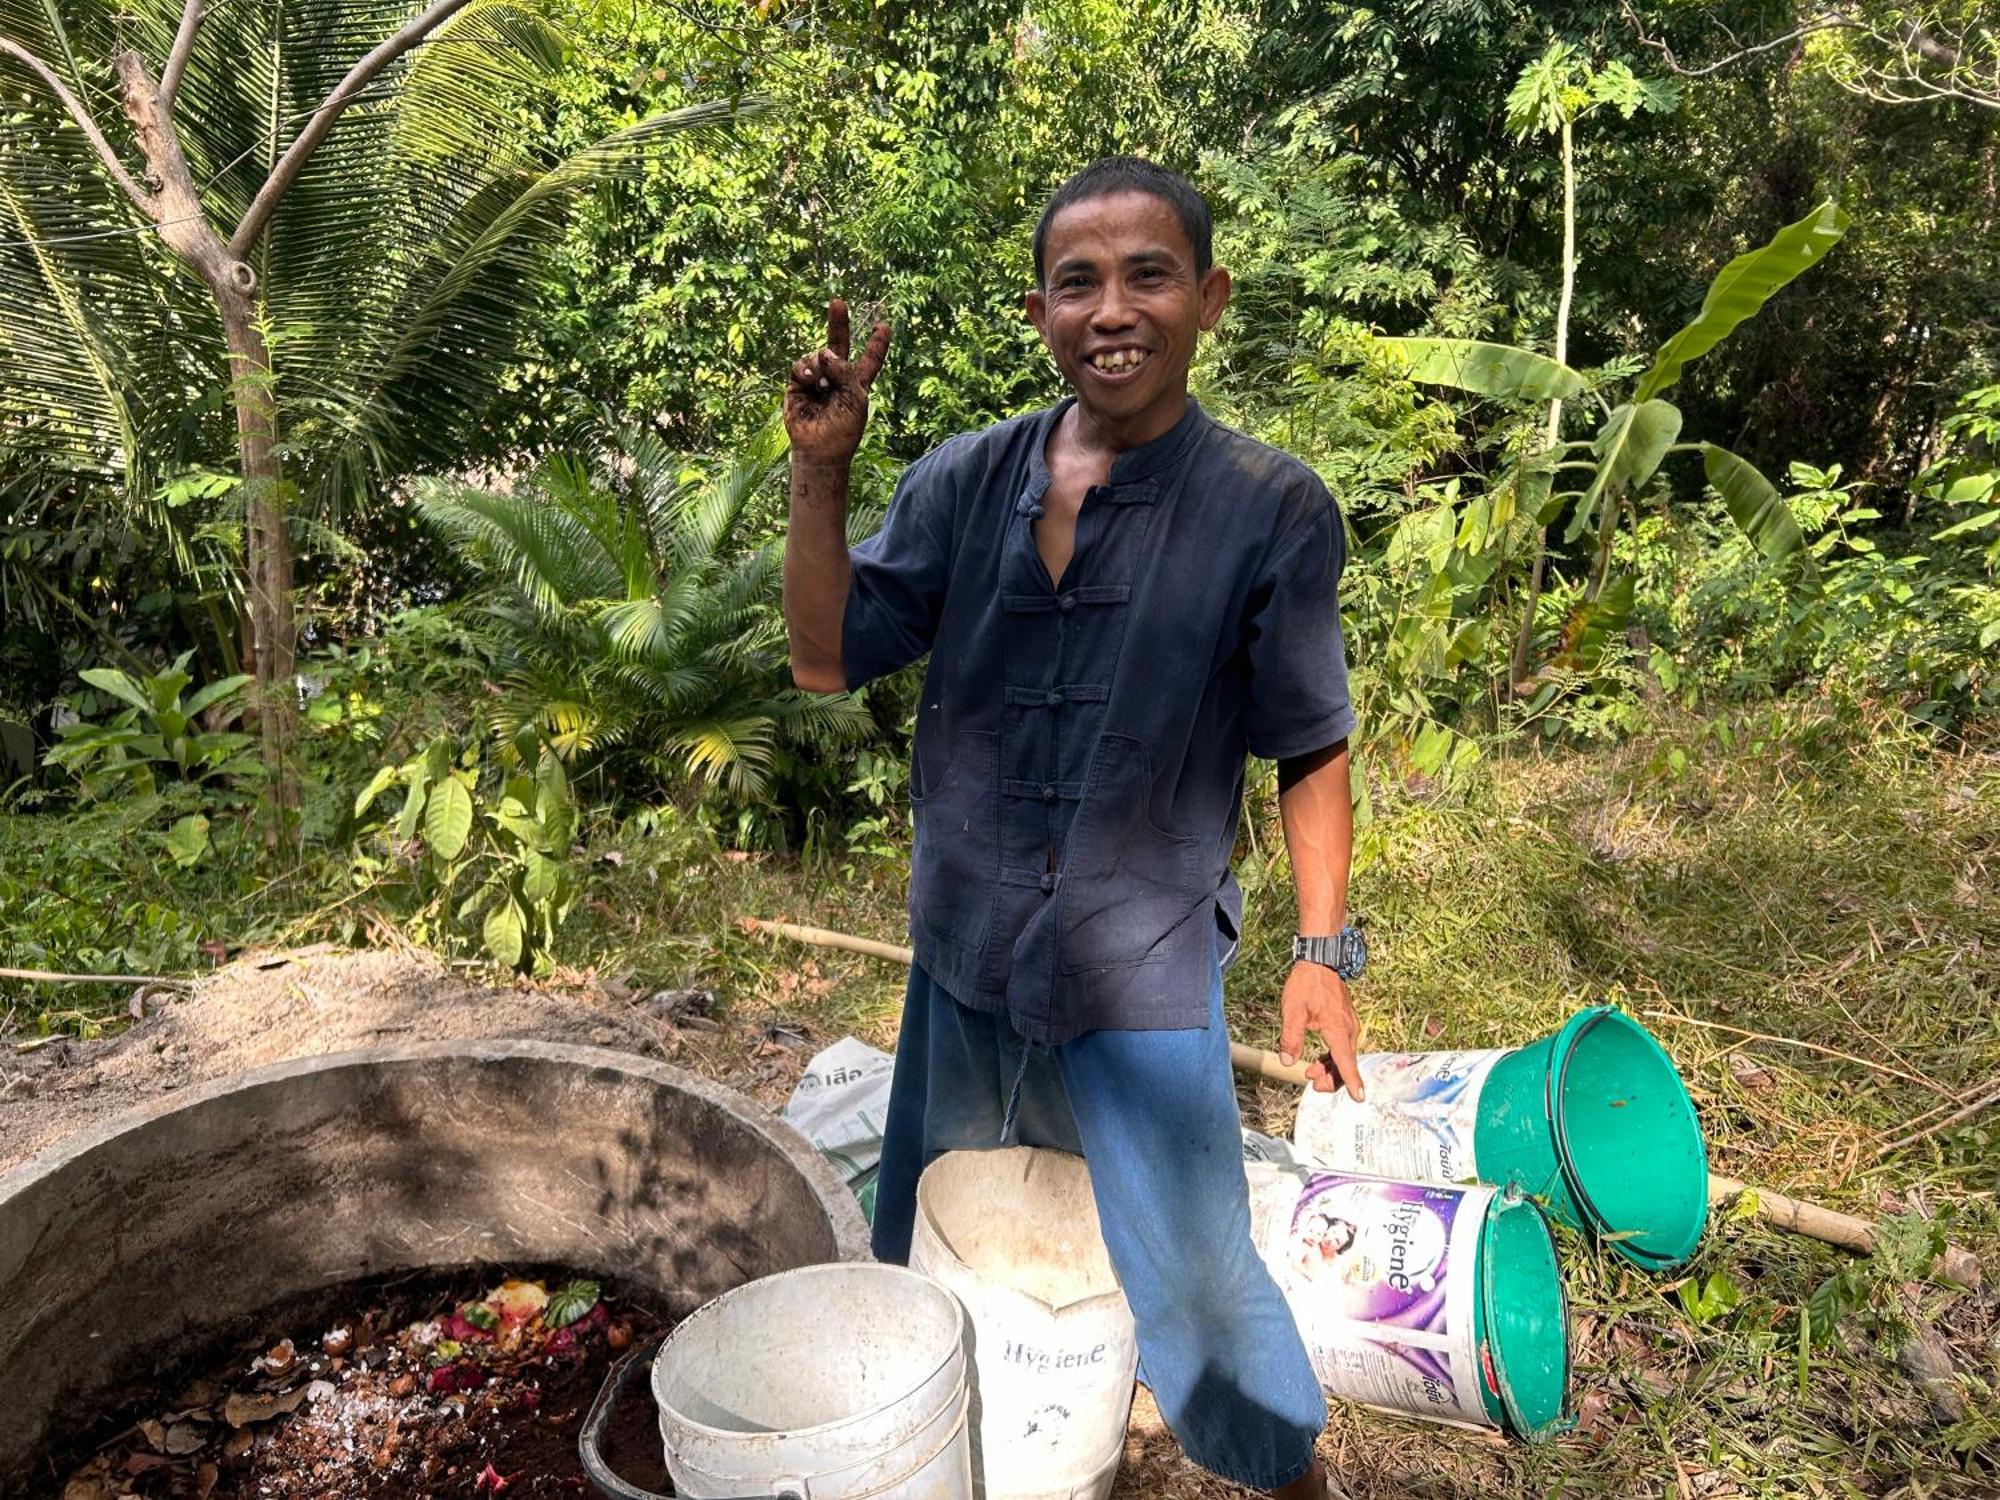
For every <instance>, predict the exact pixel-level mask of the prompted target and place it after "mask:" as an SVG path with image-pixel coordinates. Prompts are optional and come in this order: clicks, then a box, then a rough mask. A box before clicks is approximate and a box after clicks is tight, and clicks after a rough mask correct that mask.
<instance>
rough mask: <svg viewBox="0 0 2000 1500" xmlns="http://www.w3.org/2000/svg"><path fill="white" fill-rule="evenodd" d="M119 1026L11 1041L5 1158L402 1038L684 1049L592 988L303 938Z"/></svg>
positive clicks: (661, 1052) (657, 1025)
mask: <svg viewBox="0 0 2000 1500" xmlns="http://www.w3.org/2000/svg"><path fill="white" fill-rule="evenodd" d="M151 1003H155V1004H158V1006H159V1008H158V1009H157V1010H156V1011H151V1012H150V1013H149V1014H147V1015H146V1017H145V1019H144V1020H142V1021H140V1022H139V1023H138V1024H136V1025H135V1026H133V1027H132V1028H131V1029H130V1030H128V1031H125V1032H123V1033H122V1034H120V1035H119V1036H116V1037H113V1038H110V1039H108V1040H105V1041H98V1042H79V1041H73V1040H65V1041H60V1042H55V1043H52V1044H51V1045H49V1046H46V1047H42V1048H40V1049H39V1050H37V1051H34V1052H32V1053H28V1054H26V1055H23V1056H15V1055H10V1053H9V1052H8V1051H6V1050H4V1049H0V1170H5V1169H6V1168H8V1167H10V1166H13V1165H14V1164H16V1163H17V1162H19V1161H21V1160H22V1159H23V1158H25V1157H27V1156H30V1155H33V1154H34V1153H35V1152H37V1151H39V1150H41V1149H42V1148H43V1147H45V1146H49V1145H52V1144H54V1143H55V1142H57V1141H59V1140H62V1139H63V1138H64V1137H66V1136H70V1135H73V1134H75V1133H76V1132H77V1131H79V1130H83V1129H85V1128H87V1127H89V1126H91V1125H95V1124H98V1123H100V1122H102V1121H104V1120H108V1119H110V1118H111V1117H112V1116H114V1115H117V1114H121V1113H123V1112H124V1111H126V1110H128V1109H131V1108H133V1107H134V1106H136V1105H139V1104H144V1103H148V1102H150V1101H152V1100H155V1099H158V1098H159V1097H161V1096H162V1095H165V1094H170V1093H172V1092H174V1091H175V1090H177V1089H184V1088H186V1087H188V1086H189V1085H190V1084H197V1083H202V1082H205V1081H207V1080H208V1079H211V1078H220V1077H223V1076H224V1075H227V1074H230V1073H240V1072H242V1071H244V1070H245V1069H248V1068H255V1067H261V1066H262V1065H264V1064H266V1063H274V1062H284V1061H287V1060H289V1059H292V1058H297V1057H315V1056H322V1055H324V1054H326V1053H331V1052H346V1051H349V1050H351V1049H353V1048H356V1047H376V1046H385V1045H389V1044H393V1043H402V1042H431V1041H452V1040H460V1039H467V1040H469V1039H481V1038H501V1037H505V1038H523V1039H527V1040H531V1041H545V1042H571V1043H576V1044H579V1045H587V1046H596V1047H615V1048H618V1049H620V1050H622V1051H627V1052H636V1053H640V1054H642V1055H645V1056H651V1057H660V1056H667V1055H670V1054H671V1053H673V1052H675V1051H677V1050H678V1049H677V1048H676V1046H675V1045H674V1042H673V1031H674V1028H673V1027H672V1025H670V1024H668V1023H666V1022H664V1021H662V1020H661V1019H659V1018H658V1017H656V1016H654V1015H651V1014H649V1013H648V1012H646V1011H645V1010H644V1009H642V1008H639V1007H634V1006H630V1005H625V1004H620V1003H618V1002H616V1001H613V1000H611V999H610V998H608V997H605V996H601V995H593V994H592V993H590V992H588V991H581V992H580V991H578V990H574V989H572V990H566V991H563V992H560V993H552V992H547V991H542V990H537V989H532V988H528V987H526V986H515V987H511V988H504V989H502V988H493V987H490V986H487V985H483V984H477V983H474V982H473V981H472V980H470V979H468V978H465V977H463V976H461V975H459V974H457V973H454V972H453V971H452V970H451V969H450V968H449V967H447V966H445V965H444V964H442V963H440V962H439V961H438V960H436V959H435V958H432V957H430V956H428V955H425V954H420V953H402V952H392V951H388V950H381V949H377V950H368V951H362V952H353V953H349V952H338V951H327V950H315V949H303V950H300V951H298V952H294V953H279V954H264V955H260V956H254V957H248V958H243V959H239V960H237V961H236V962H235V963H233V964H230V965H229V966H228V967H227V968H223V969H219V970H217V971H216V972H215V973H214V974H213V975H211V976H209V977H208V978H207V979H205V980H203V981H201V983H199V984H198V985H197V986H196V987H195V988H194V989H193V990H192V991H191V992H190V993H188V994H186V995H183V996H180V997H177V998H172V999H165V1000H155V1001H153V1002H151Z"/></svg>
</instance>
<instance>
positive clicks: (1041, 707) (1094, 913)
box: [841, 401, 1354, 1045]
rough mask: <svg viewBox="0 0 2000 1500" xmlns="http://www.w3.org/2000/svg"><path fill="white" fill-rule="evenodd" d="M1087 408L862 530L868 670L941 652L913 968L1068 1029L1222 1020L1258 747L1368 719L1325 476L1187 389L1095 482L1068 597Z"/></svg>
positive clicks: (995, 438)
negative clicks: (1239, 831) (1348, 645)
mask: <svg viewBox="0 0 2000 1500" xmlns="http://www.w3.org/2000/svg"><path fill="white" fill-rule="evenodd" d="M1068 404H1069V403H1068V402H1064V403H1063V404H1062V405H1060V406H1056V407H1052V408H1050V409H1048V410H1046V411H1041V412H1035V413H1031V414H1029V415H1027V416H1022V417H1016V418H1014V419H1012V420H1010V421H1006V422H1001V423H998V424H996V425H994V426H992V427H989V428H986V429H984V430H983V431H980V432H975V433H967V434H964V435H962V436H959V437H956V438H953V439H952V440H951V441H949V442H947V443H945V444H944V445H943V446H941V447H939V448H937V449H934V450H933V451H932V452H930V453H928V454H926V455H925V456H924V457H923V458H921V459H919V460H917V462H915V463H914V464H912V465H910V467H909V468H908V469H907V470H906V471H905V472H904V474H903V478H902V481H901V482H900V483H899V484H898V485H897V488H896V494H895V497H894V499H893V500H892V501H891V503H890V506H889V514H888V517H887V519H886V520H885V521H884V522H883V526H882V529H881V530H880V531H879V532H877V533H876V534H875V535H874V536H872V537H870V538H869V539H868V540H867V541H865V542H863V543H862V544H861V545H860V546H858V547H855V548H854V549H853V550H852V562H853V573H852V580H851V583H850V586H849V589H848V597H847V613H846V618H845V621H844V623H843V629H842V641H841V654H842V661H843V663H844V666H845V670H846V673H847V683H848V686H849V687H850V688H854V687H859V686H861V685H862V684H863V683H865V682H868V681H870V680H872V679H874V678H876V677H879V676H882V675H883V674H885V673H888V672H893V671H896V670H898V669H899V668H902V667H904V666H907V665H908V664H909V663H911V662H913V661H915V660H917V659H918V658H919V657H921V656H923V655H924V654H925V653H926V652H929V653H930V658H931V659H930V665H929V667H928V669H927V671H926V674H925V678H924V692H923V699H922V703H921V706H920V707H919V710H918V714H917V736H916V747H915V755H914V763H913V765H912V767H911V773H910V788H911V803H912V811H913V821H914V823H915V825H916V842H915V847H914V849H913V851H912V853H911V861H910V928H911V937H912V941H913V943H914V946H915V948H916V959H917V963H918V965H919V966H920V967H921V968H922V969H923V970H924V971H925V972H926V973H928V974H929V975H931V976H932V977H933V978H934V979H936V980H937V981H938V982H939V983H940V984H942V985H943V986H944V988H945V989H946V991H947V992H949V993H950V994H951V995H952V996H953V998H955V999H957V1000H958V1001H959V1002H960V1003H961V1004H964V1005H966V1006H969V1007H971V1008H973V1009H975V1010H984V1011H989V1012H995V1013H1004V1014H1005V1015H1006V1016H1007V1017H1008V1018H1009V1020H1010V1021H1011V1022H1012V1024H1013V1026H1014V1029H1015V1030H1016V1031H1017V1032H1019V1033H1020V1034H1021V1035H1022V1036H1023V1037H1025V1038H1026V1039H1028V1040H1029V1041H1031V1042H1035V1043H1039V1044H1045V1045H1054V1044H1057V1043H1060V1042H1065V1041H1068V1040H1070V1039H1072V1038H1074V1037H1077V1036H1080V1035H1082V1034H1083V1033H1084V1032H1087V1031H1093V1030H1098V1029H1101V1028H1139V1029H1149V1028H1171V1029H1184V1028H1190V1027H1200V1026H1203V1025H1206V1024H1207V1021H1208V1013H1209V999H1210V986H1211V984H1212V982H1213V976H1214V969H1213V964H1214V954H1215V951H1216V948H1217V945H1218V929H1219V933H1220V940H1221V946H1222V947H1223V948H1224V949H1225V950H1228V951H1233V948H1234V941H1235V937H1236V934H1237V932H1238V931H1239V930H1240V927H1241V920H1242V894H1241V892H1240V891H1239V890H1238V888H1237V885H1236V881H1235V878H1234V877H1233V876H1232V875H1231V874H1230V872H1229V856H1230V852H1231V850H1232V849H1233V848H1234V846H1235V842H1236V827H1237V819H1238V815H1239V812H1240V809H1241V806H1242V800H1243V769H1244V758H1245V756H1246V754H1254V755H1261V756H1266V757H1269V758H1272V759H1284V758H1287V757H1290V756H1296V755H1304V754H1308V753H1310V752H1312V751H1314V750H1320V749H1324V748H1325V747H1327V746H1329V745H1332V744H1334V743H1336V742H1337V741H1339V740H1342V739H1345V738H1346V737H1347V735H1348V733H1349V732H1350V731H1351V730H1352V729H1353V727H1354V714H1353V710H1352V709H1351V708H1350V707H1349V704H1348V691H1347V658H1346V650H1345V647H1344V645H1343V643H1342V640H1341V633H1340V606H1339V597H1338V588H1339V581H1340V573H1341V568H1342V566H1343V564H1344V562H1345V560H1346V547H1345V536H1344V532H1343V529H1342V527H1341V523H1340V516H1339V512H1338V510H1337V509H1336V507H1335V505H1334V503H1333V499H1332V497H1331V496H1330V495H1329V494H1328V493H1327V490H1326V486H1325V485H1324V484H1322V483H1321V482H1320V480H1319V478H1318V476H1317V475H1315V474H1314V473H1313V472H1312V470H1310V469H1309V468H1307V467H1306V466H1305V465H1304V464H1302V463H1300V462H1299V461H1298V460H1296V459H1294V458H1292V457H1290V456H1288V455H1286V454H1284V453H1281V452H1279V451H1278V450H1276V449H1274V448H1269V447H1266V446H1265V445H1263V444H1261V443H1258V442H1255V441H1253V440H1252V439H1250V438H1248V437H1245V436H1244V435H1243V434H1241V433H1238V432H1235V431H1233V430H1232V429H1230V428H1228V427H1225V426H1223V425H1222V424H1221V423H1219V422H1216V421H1214V420H1213V419H1211V418H1210V417H1209V416H1208V415H1207V414H1206V413H1204V412H1203V411H1202V410H1201V408H1200V407H1199V406H1198V405H1197V404H1196V403H1195V402H1193V401H1189V402H1188V405H1187V410H1186V412H1185V413H1184V414H1183V416H1182V417H1181V419H1180V420H1179V422H1177V423H1176V424H1175V425H1174V427H1173V428H1172V429H1171V430H1169V431H1168V432H1166V433H1165V434H1163V435H1162V436H1160V437H1158V438H1156V439H1154V440H1153V441H1152V442H1150V443H1147V444H1144V445H1143V446H1141V447H1138V448H1133V449H1130V450H1128V451H1126V452H1124V453H1121V454H1119V455H1118V457H1117V459H1116V460H1115V461H1114V463H1113V464H1112V467H1111V475H1110V480H1109V482H1108V483H1107V484H1104V485H1101V486H1097V487H1094V488H1092V489H1091V490H1090V491H1089V492H1088V493H1087V494H1086V495H1085V497H1084V501H1083V505H1082V507H1081V509H1080V510H1079V511H1078V514H1077V522H1076V539H1075V548H1074V551H1073V552H1072V554H1071V558H1070V562H1069V565H1068V567H1067V568H1066V570H1065V572H1064V574H1063V591H1062V592H1061V593H1060V594H1059V593H1058V592H1057V591H1056V588H1055V585H1054V582H1053V581H1052V580H1051V579H1050V577H1049V573H1048V569H1047V567H1046V566H1045V565H1044V564H1043V562H1042V559H1041V554H1040V553H1039V552H1038V551H1037V549H1036V546H1035V535H1034V523H1035V522H1036V521H1037V520H1039V519H1040V518H1041V516H1042V514H1043V510H1044V507H1043V506H1042V505H1041V504H1040V503H1039V502H1040V500H1041V497H1042V496H1043V495H1044V494H1045V493H1046V492H1047V490H1048V487H1049V471H1048V463H1047V458H1046V452H1047V445H1048V439H1049V435H1050V433H1051V432H1053V431H1054V429H1055V424H1056V422H1057V421H1058V420H1059V419H1060V417H1061V415H1062V412H1063V410H1064V409H1065V407H1067V405H1068ZM1057 705H1062V707H1063V711H1062V712H1061V713H1054V712H1051V711H1050V710H1051V709H1053V708H1055V707H1056V706H1057Z"/></svg>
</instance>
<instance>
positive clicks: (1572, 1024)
mask: <svg viewBox="0 0 2000 1500" xmlns="http://www.w3.org/2000/svg"><path fill="white" fill-rule="evenodd" d="M1606 1021H1614V1022H1617V1023H1620V1024H1621V1025H1622V1026H1623V1027H1624V1028H1625V1029H1626V1030H1627V1031H1628V1032H1629V1033H1630V1034H1632V1035H1634V1036H1636V1037H1638V1038H1639V1039H1640V1040H1641V1042H1642V1043H1643V1044H1644V1047H1645V1048H1646V1050H1647V1051H1648V1053H1649V1054H1650V1055H1651V1056H1652V1057H1653V1058H1655V1059H1656V1060H1657V1061H1658V1062H1659V1063H1660V1065H1661V1066H1662V1067H1664V1068H1665V1069H1666V1070H1667V1073H1668V1074H1669V1075H1670V1076H1671V1077H1672V1078H1673V1080H1674V1082H1675V1083H1676V1084H1677V1085H1678V1086H1679V1088H1680V1091H1681V1097H1682V1100H1683V1102H1684V1103H1685V1104H1686V1106H1687V1111H1688V1117H1689V1122H1690V1124H1691V1125H1692V1126H1693V1130H1692V1132H1691V1134H1692V1137H1693V1140H1694V1149H1695V1154H1696V1156H1697V1157H1698V1158H1699V1160H1700V1171H1701V1174H1702V1176H1703V1178H1704V1180H1705V1179H1706V1178H1707V1175H1708V1141H1707V1138H1706V1137H1705V1136H1703V1134H1702V1130H1701V1120H1700V1118H1699V1116H1697V1115H1696V1114H1695V1111H1694V1101H1693V1099H1692V1098H1690V1097H1688V1093H1687V1083H1686V1081H1685V1080H1684V1079H1682V1078H1681V1075H1680V1069H1679V1068H1678V1067H1676V1066H1675V1064H1674V1060H1673V1058H1672V1057H1671V1056H1670V1055H1669V1054H1668V1052H1667V1049H1666V1048H1664V1047H1662V1046H1661V1045H1660V1039H1659V1038H1658V1037H1656V1036H1654V1035H1653V1033H1652V1032H1651V1031H1649V1030H1647V1028H1645V1027H1644V1026H1641V1025H1640V1024H1639V1023H1638V1022H1637V1021H1635V1020H1634V1019H1632V1017H1631V1016H1629V1015H1627V1014H1626V1013H1625V1011H1624V1010H1623V1009H1622V1008H1621V1007H1619V1006H1616V1005H1609V1004H1606V1005H1592V1006H1587V1007H1585V1008H1584V1009H1583V1010H1580V1011H1578V1012H1577V1013H1576V1014H1575V1015H1573V1016H1571V1017H1570V1018H1569V1019H1568V1020H1567V1021H1565V1022H1564V1023H1563V1024H1562V1026H1561V1028H1560V1029H1559V1030H1558V1031H1557V1032H1556V1034H1555V1036H1554V1037H1553V1038H1551V1040H1550V1045H1549V1052H1548V1064H1547V1067H1546V1070H1545V1071H1544V1074H1543V1083H1542V1088H1543V1102H1544V1104H1545V1106H1546V1107H1547V1110H1548V1116H1549V1136H1550V1139H1551V1141H1552V1143H1553V1144H1554V1146H1555V1155H1556V1169H1557V1171H1559V1172H1560V1173H1561V1174H1562V1181H1563V1186H1564V1187H1565V1188H1567V1189H1568V1190H1569V1194H1570V1197H1571V1199H1572V1200H1573V1201H1574V1202H1575V1204H1576V1208H1577V1213H1578V1214H1579V1216H1580V1217H1581V1218H1582V1219H1583V1221H1584V1222H1585V1223H1586V1224H1588V1225H1590V1226H1591V1228H1592V1229H1593V1230H1594V1231H1596V1232H1597V1234H1598V1235H1599V1236H1600V1238H1601V1237H1602V1236H1604V1235H1605V1234H1606V1233H1607V1232H1608V1233H1611V1234H1616V1233H1618V1231H1617V1230H1616V1229H1615V1228H1614V1227H1613V1225H1612V1224H1611V1221H1610V1218H1609V1216H1607V1215H1606V1214H1605V1213H1604V1211H1603V1210H1602V1209H1600V1208H1599V1207H1598V1206H1597V1203H1596V1201H1595V1200H1594V1199H1592V1197H1591V1196H1590V1190H1589V1189H1588V1188H1587V1187H1586V1186H1585V1185H1584V1181H1583V1173H1582V1171H1581V1170H1580V1169H1579V1168H1578V1166H1577V1164H1576V1159H1575V1157H1574V1156H1573V1155H1572V1154H1571V1151H1570V1144H1569V1131H1568V1129H1567V1127H1566V1126H1565V1123H1564V1114H1565V1104H1564V1098H1565V1094H1566V1092H1567V1091H1566V1084H1567V1081H1568V1077H1569V1065H1570V1063H1571V1061H1572V1060H1573V1059H1574V1058H1575V1056H1576V1053H1577V1048H1578V1045H1579V1044H1580V1043H1581V1042H1582V1041H1583V1039H1584V1037H1585V1036H1587V1035H1589V1034H1590V1032H1592V1031H1594V1030H1595V1029H1596V1028H1597V1027H1598V1026H1600V1025H1602V1024H1603V1023H1604V1022H1606ZM1699 1202H1700V1212H1699V1213H1698V1214H1695V1215H1693V1216H1692V1218H1693V1223H1692V1224H1691V1225H1690V1226H1689V1227H1687V1228H1685V1229H1683V1230H1682V1231H1681V1233H1679V1234H1677V1235H1675V1236H1674V1237H1673V1240H1672V1244H1673V1245H1674V1246H1676V1247H1678V1248H1669V1249H1664V1250H1654V1249H1650V1248H1647V1247H1645V1246H1641V1245H1639V1244H1637V1243H1636V1242H1635V1241H1633V1240H1630V1239H1604V1240H1603V1243H1605V1244H1606V1245H1608V1246H1610V1248H1611V1250H1612V1252H1613V1253H1614V1254H1616V1255H1618V1256H1620V1257H1622V1258H1623V1259H1625V1260H1627V1261H1630V1262H1631V1263H1632V1264H1634V1265H1636V1266H1638V1267H1639V1268H1640V1269H1641V1270H1643V1271H1670V1270H1672V1269H1674V1268H1675V1267H1676V1266H1680V1265H1684V1264H1686V1263H1687V1261H1688V1260H1689V1259H1690V1258H1692V1257H1693V1255H1694V1253H1695V1251H1696V1250H1697V1249H1699V1248H1700V1246H1701V1237H1702V1235H1703V1233H1704V1232H1705V1231H1706V1230H1707V1228H1708V1195H1707V1193H1706V1192H1705V1191H1704V1192H1703V1193H1701V1194H1700V1195H1699Z"/></svg>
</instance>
